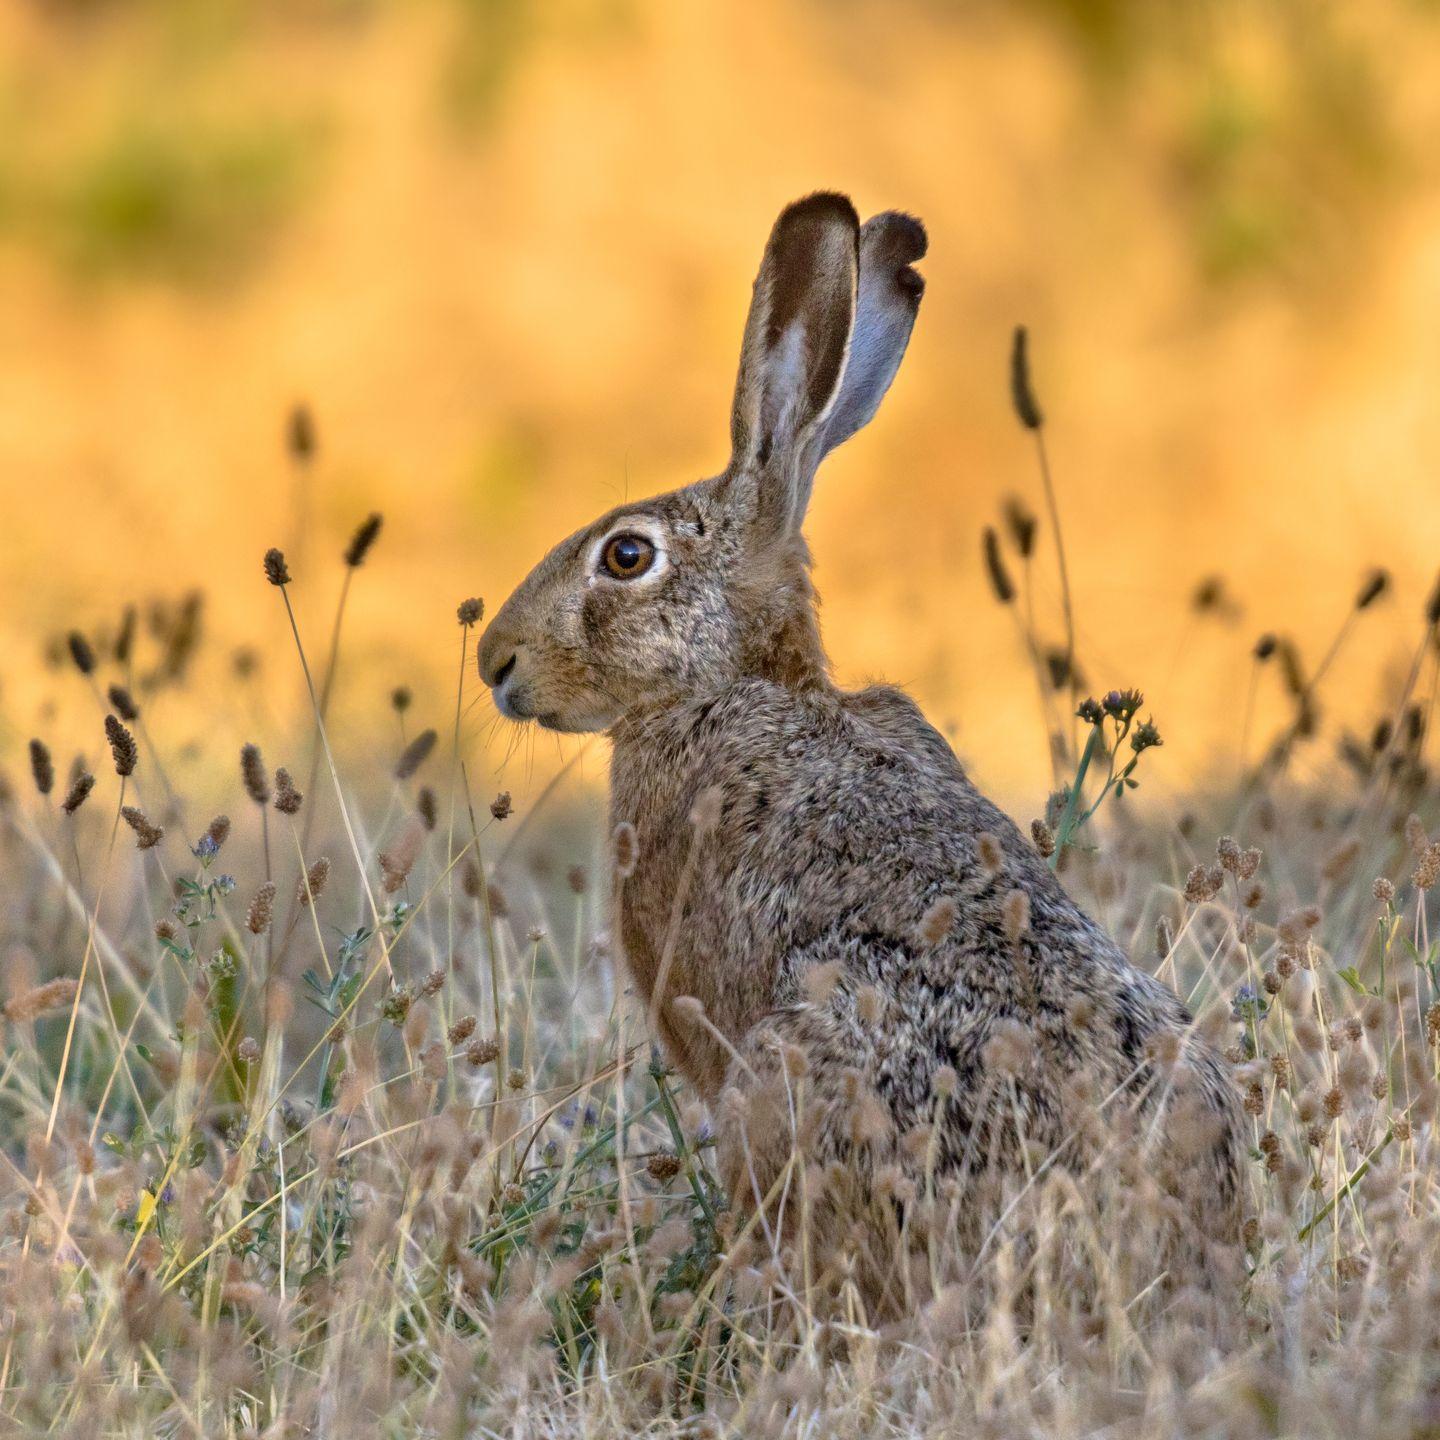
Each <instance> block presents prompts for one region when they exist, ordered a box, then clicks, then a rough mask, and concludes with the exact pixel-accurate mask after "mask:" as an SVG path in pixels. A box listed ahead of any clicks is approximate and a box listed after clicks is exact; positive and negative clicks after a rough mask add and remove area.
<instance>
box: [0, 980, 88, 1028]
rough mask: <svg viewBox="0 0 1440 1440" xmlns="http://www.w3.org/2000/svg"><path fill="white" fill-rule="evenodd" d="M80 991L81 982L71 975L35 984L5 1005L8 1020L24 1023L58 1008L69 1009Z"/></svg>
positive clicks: (13, 1022)
mask: <svg viewBox="0 0 1440 1440" xmlns="http://www.w3.org/2000/svg"><path fill="white" fill-rule="evenodd" d="M79 993H80V985H79V982H78V981H76V980H73V979H70V978H69V977H62V978H61V979H58V980H48V981H46V983H45V984H44V985H36V986H33V987H32V988H31V989H29V990H24V991H22V992H21V993H20V994H19V995H16V996H15V997H14V998H13V999H10V1000H7V1001H6V1002H5V1005H4V1007H3V1011H4V1015H5V1018H6V1019H7V1020H9V1021H10V1022H11V1023H12V1024H15V1025H24V1024H27V1023H28V1022H29V1021H31V1020H38V1019H40V1018H41V1017H42V1016H44V1015H51V1014H54V1013H55V1012H56V1011H58V1010H68V1009H69V1008H70V1006H71V1005H73V1004H74V1003H75V997H76V995H78V994H79Z"/></svg>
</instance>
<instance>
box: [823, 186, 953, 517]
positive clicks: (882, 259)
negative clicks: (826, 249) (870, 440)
mask: <svg viewBox="0 0 1440 1440" xmlns="http://www.w3.org/2000/svg"><path fill="white" fill-rule="evenodd" d="M928 248H929V241H928V240H927V238H926V235H925V227H924V226H923V225H922V224H921V223H920V222H919V221H918V220H917V219H916V218H915V217H914V216H913V215H905V214H902V213H901V212H900V211H898V210H887V211H885V213H884V214H882V215H875V216H872V217H871V218H870V219H869V220H867V221H866V222H865V224H864V225H863V226H861V228H860V283H859V293H858V296H857V299H856V304H855V324H854V328H853V331H852V334H851V337H850V353H849V356H848V357H847V359H846V361H845V373H844V375H843V376H842V377H841V381H840V391H839V393H838V394H837V395H836V397H835V403H834V404H833V405H832V406H831V407H830V413H829V414H828V415H826V417H825V419H824V422H823V423H822V424H820V425H817V426H816V427H815V431H814V433H813V435H812V436H811V438H810V442H809V444H808V445H807V447H806V451H805V454H804V456H803V457H802V459H801V464H800V476H799V482H798V489H799V513H801V514H802V515H803V513H804V510H805V507H806V505H808V504H809V503H810V488H811V485H812V484H813V482H814V478H815V471H816V468H817V467H818V466H819V464H820V462H821V461H822V460H823V459H824V458H825V457H826V456H827V455H828V454H829V453H830V452H831V451H832V450H833V449H834V448H835V447H836V446H837V445H840V444H843V443H844V442H845V441H846V440H848V439H849V438H850V437H851V436H852V435H853V434H854V433H855V432H856V431H857V430H859V429H860V428H861V427H862V426H864V425H868V424H869V423H870V421H871V420H872V419H874V417H875V412H876V410H878V409H879V408H880V402H881V401H882V400H883V399H884V398H885V392H886V391H887V390H889V388H890V382H891V381H892V380H894V378H895V372H896V371H897V370H899V368H900V362H901V361H902V360H903V359H904V358H905V349H906V347H907V346H908V345H909V343H910V332H911V331H912V330H913V329H914V328H915V316H916V314H917V313H918V312H919V309H920V297H921V296H922V295H923V294H924V293H925V280H924V278H923V277H922V276H921V274H920V272H919V271H918V270H916V269H914V268H913V266H914V263H915V261H917V260H922V259H924V257H925V251H926V250H927V249H928Z"/></svg>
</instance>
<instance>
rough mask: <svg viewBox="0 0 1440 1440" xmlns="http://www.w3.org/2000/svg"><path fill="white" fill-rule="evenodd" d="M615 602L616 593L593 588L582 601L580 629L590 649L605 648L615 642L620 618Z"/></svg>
mask: <svg viewBox="0 0 1440 1440" xmlns="http://www.w3.org/2000/svg"><path fill="white" fill-rule="evenodd" d="M614 602H615V597H614V595H613V594H612V593H609V592H606V591H602V590H592V591H591V592H590V593H589V594H588V595H586V597H585V599H584V600H583V601H582V602H581V605H580V631H581V637H582V639H583V640H584V642H585V645H586V647H587V648H588V649H591V650H603V649H605V647H606V646H607V645H610V644H611V643H613V641H614V638H615V633H616V622H617V620H618V616H617V614H616V606H615V603H614Z"/></svg>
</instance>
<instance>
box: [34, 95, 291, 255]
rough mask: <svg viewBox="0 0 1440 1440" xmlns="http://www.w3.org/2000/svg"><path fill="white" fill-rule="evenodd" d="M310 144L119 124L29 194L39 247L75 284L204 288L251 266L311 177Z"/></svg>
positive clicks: (261, 135)
mask: <svg viewBox="0 0 1440 1440" xmlns="http://www.w3.org/2000/svg"><path fill="white" fill-rule="evenodd" d="M313 152H314V137H313V135H310V134H307V133H306V132H305V131H304V130H303V129H302V128H300V127H297V126H294V125H287V124H283V123H279V122H268V123H260V124H255V125H251V126H248V127H245V128H235V129H228V128H213V129H212V128H189V127H186V126H183V125H180V124H176V123H174V122H173V121H171V122H165V123H159V122H155V121H151V120H147V119H133V120H128V121H127V122H126V123H125V124H124V125H123V126H122V128H120V129H118V130H117V131H115V132H114V133H112V134H110V135H107V136H105V137H104V138H103V140H102V141H101V142H100V143H99V144H98V145H96V146H95V147H93V148H91V149H87V150H85V151H84V152H82V153H81V154H79V155H78V156H76V157H75V159H74V162H73V164H72V165H71V166H70V167H69V168H67V169H66V170H65V171H63V172H62V173H60V174H58V175H53V176H48V177H46V178H45V179H44V180H42V181H40V182H39V189H38V193H37V205H36V221H37V229H38V234H39V236H40V237H41V238H42V239H43V240H44V242H45V243H46V245H47V246H48V247H49V248H51V249H52V250H53V251H54V253H55V254H56V255H57V256H58V257H60V258H61V259H62V260H63V261H64V262H65V263H67V264H68V265H71V266H73V267H74V268H75V269H76V270H78V271H79V272H81V273H84V274H87V275H105V274H109V273H116V274H123V275H138V274H147V273H148V274H160V275H164V276H167V277H171V278H176V279H180V280H186V281H202V282H203V281H206V280H212V279H218V278H220V277H221V276H222V275H229V274H232V273H233V272H234V271H235V269H236V268H237V267H240V266H242V265H243V264H244V263H245V262H247V261H249V260H251V259H253V258H255V256H256V255H257V253H258V251H259V249H260V247H261V246H262V244H263V242H264V240H265V239H266V238H267V236H268V235H270V234H271V233H272V232H273V228H274V226H275V224H276V223H277V222H278V221H279V220H280V219H281V218H283V216H284V215H285V214H286V213H287V212H288V211H289V209H290V208H291V206H292V205H293V203H294V201H295V200H296V199H297V197H298V195H299V193H300V190H301V188H302V186H301V182H302V180H303V179H304V178H305V176H306V175H307V174H308V173H309V171H310V169H311V165H310V162H311V161H312V160H313V158H314V153H313Z"/></svg>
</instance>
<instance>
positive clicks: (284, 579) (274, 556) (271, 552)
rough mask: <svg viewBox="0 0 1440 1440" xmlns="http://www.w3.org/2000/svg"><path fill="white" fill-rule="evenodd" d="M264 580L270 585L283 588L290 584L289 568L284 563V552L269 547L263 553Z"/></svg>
mask: <svg viewBox="0 0 1440 1440" xmlns="http://www.w3.org/2000/svg"><path fill="white" fill-rule="evenodd" d="M264 567H265V578H266V579H267V580H268V581H269V582H270V583H271V584H272V585H277V586H281V587H284V586H286V585H288V584H289V583H290V567H289V566H288V565H287V564H286V563H285V552H284V551H283V550H278V549H276V548H275V546H273V545H272V546H271V547H270V549H268V550H267V551H266V552H265V560H264Z"/></svg>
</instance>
